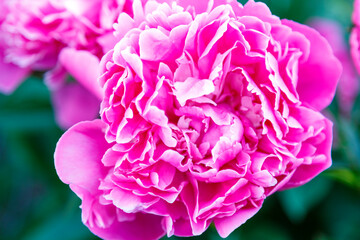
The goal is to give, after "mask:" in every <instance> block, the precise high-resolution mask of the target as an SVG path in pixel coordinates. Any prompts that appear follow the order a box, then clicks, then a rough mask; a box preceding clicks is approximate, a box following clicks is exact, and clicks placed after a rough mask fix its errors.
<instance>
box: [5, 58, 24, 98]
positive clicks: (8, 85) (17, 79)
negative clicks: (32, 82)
mask: <svg viewBox="0 0 360 240" xmlns="http://www.w3.org/2000/svg"><path fill="white" fill-rule="evenodd" d="M29 73H30V69H29V68H20V67H17V66H15V65H14V64H11V63H5V62H3V59H1V53H0V76H1V77H0V92H2V93H5V94H10V93H12V92H13V91H14V90H15V89H16V88H17V87H18V86H19V85H20V83H22V82H23V81H24V80H25V78H26V77H27V76H28V75H29Z"/></svg>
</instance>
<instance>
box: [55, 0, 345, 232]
mask: <svg viewBox="0 0 360 240" xmlns="http://www.w3.org/2000/svg"><path fill="white" fill-rule="evenodd" d="M133 9H134V13H133V16H129V15H127V14H125V13H122V14H120V17H119V23H118V25H115V28H116V29H117V30H116V33H117V34H118V35H121V36H123V38H122V39H121V40H120V41H119V42H118V43H117V44H116V45H115V47H114V49H112V50H111V51H109V52H108V53H107V54H106V55H105V56H104V57H103V59H102V61H101V68H102V74H101V77H100V82H101V84H102V86H103V89H104V98H103V101H102V104H101V120H95V121H92V122H82V123H79V124H77V125H75V126H74V127H72V128H71V129H70V130H68V131H67V132H66V133H65V134H64V136H63V137H62V138H61V139H60V141H59V143H58V145H57V149H56V152H55V164H56V169H57V172H58V174H59V176H60V178H61V179H62V181H64V182H65V183H68V184H70V187H71V188H72V190H73V191H74V192H76V193H77V195H78V196H79V197H80V198H81V199H82V201H83V203H82V209H83V212H82V214H83V215H82V216H83V221H84V223H85V224H86V225H87V226H88V227H89V228H90V230H91V231H93V232H94V233H95V234H97V235H99V236H100V237H102V238H105V239H158V238H159V237H161V236H162V235H163V234H165V233H166V234H167V235H168V236H171V235H177V236H192V235H200V234H201V233H203V232H204V231H205V230H206V229H207V227H208V226H209V225H210V224H211V223H214V224H215V227H216V229H217V230H218V232H219V234H220V236H221V237H226V236H228V235H229V234H230V233H231V232H232V231H233V230H234V229H236V228H237V227H239V226H240V225H241V224H243V223H244V222H245V221H246V220H247V219H249V218H250V217H252V216H253V215H254V214H255V213H256V212H257V211H258V210H259V209H260V208H261V205H262V203H263V201H264V199H265V198H266V197H267V196H269V195H270V194H272V193H274V192H275V191H277V190H280V189H286V188H291V187H295V186H299V185H302V184H304V183H306V182H308V181H309V180H311V179H312V178H313V177H315V176H316V175H317V174H319V173H320V172H321V171H323V170H324V169H326V168H328V167H329V166H330V164H331V157H330V149H331V143H332V123H331V122H330V121H329V120H328V119H326V118H325V117H324V116H323V115H322V114H321V113H320V112H319V111H320V110H322V109H323V108H325V107H326V106H327V105H328V104H329V103H330V102H331V100H332V98H333V96H334V92H335V88H336V84H337V81H338V78H339V76H340V73H341V65H340V63H339V61H338V60H337V59H336V58H335V57H334V55H333V52H332V50H331V48H330V46H329V44H328V43H327V41H326V40H325V39H324V38H323V37H321V36H320V34H319V33H318V32H316V31H315V30H313V29H311V28H309V27H307V26H304V25H301V24H298V23H295V22H292V21H288V20H280V19H279V18H277V17H276V16H274V15H272V14H271V12H270V11H269V9H268V8H267V7H266V5H265V4H263V3H255V2H254V1H252V0H250V1H249V2H248V3H247V4H246V5H244V6H242V5H241V4H239V3H237V2H236V1H220V0H219V1H210V3H209V4H208V5H202V4H200V3H199V4H197V5H195V6H193V5H191V3H188V1H183V2H182V1H179V3H176V2H164V3H159V2H156V1H148V2H147V3H146V4H145V5H144V7H142V4H141V3H140V1H134V8H133ZM120 24H122V25H123V26H126V28H127V29H128V31H127V32H126V33H125V32H124V29H123V28H122V29H120V28H118V27H119V26H120ZM141 224H143V225H141ZM144 226H146V227H144ZM139 228H141V231H136V229H139ZM144 236H146V237H144Z"/></svg>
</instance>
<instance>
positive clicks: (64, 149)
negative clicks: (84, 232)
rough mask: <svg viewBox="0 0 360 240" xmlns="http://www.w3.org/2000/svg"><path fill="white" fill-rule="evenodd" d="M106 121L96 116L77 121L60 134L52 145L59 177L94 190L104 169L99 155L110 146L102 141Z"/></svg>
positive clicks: (103, 175) (91, 190)
mask: <svg viewBox="0 0 360 240" xmlns="http://www.w3.org/2000/svg"><path fill="white" fill-rule="evenodd" d="M105 127H106V125H105V124H104V123H103V122H102V121H100V120H93V121H88V122H80V123H78V124H76V125H74V126H73V127H71V128H70V129H69V130H68V131H67V132H66V133H64V135H63V136H62V137H61V138H60V140H59V142H58V143H57V145H56V149H55V155H54V158H55V168H56V171H57V174H58V175H59V177H60V179H61V181H63V182H64V183H67V184H70V185H76V186H79V187H81V188H83V189H86V190H88V191H89V192H90V193H96V192H97V191H98V190H97V188H98V186H99V183H100V182H99V179H100V178H104V177H105V174H106V169H105V167H104V166H103V164H102V162H101V159H102V157H103V155H104V154H105V152H106V150H107V149H108V148H109V147H111V146H109V144H108V143H107V142H106V141H105V134H104V131H105Z"/></svg>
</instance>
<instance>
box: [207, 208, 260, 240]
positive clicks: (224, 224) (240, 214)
mask: <svg viewBox="0 0 360 240" xmlns="http://www.w3.org/2000/svg"><path fill="white" fill-rule="evenodd" d="M259 209H260V207H258V208H255V207H254V208H249V209H239V210H238V211H237V212H236V213H235V214H234V215H232V216H231V217H226V218H217V219H215V220H214V223H215V227H216V230H217V231H218V232H219V235H220V236H221V237H222V238H226V237H227V236H229V234H230V233H231V232H232V231H234V230H235V229H236V228H238V227H239V226H241V225H242V224H244V223H245V222H246V221H247V220H248V219H249V218H251V217H252V216H254V215H255V213H257V212H258V211H259Z"/></svg>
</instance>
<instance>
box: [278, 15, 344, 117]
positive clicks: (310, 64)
mask: <svg viewBox="0 0 360 240" xmlns="http://www.w3.org/2000/svg"><path fill="white" fill-rule="evenodd" d="M282 23H283V24H284V25H287V26H289V27H291V28H292V29H293V30H294V31H298V32H300V33H302V34H304V35H305V37H306V38H307V39H309V40H310V42H311V45H310V55H309V58H308V60H307V61H306V62H305V63H303V64H300V66H299V80H298V86H297V90H298V93H299V96H300V100H301V101H303V102H304V103H307V104H309V105H310V106H312V107H314V108H315V109H317V110H322V109H324V108H325V107H327V106H328V105H329V104H330V103H331V101H332V99H333V97H334V95H335V89H336V85H337V83H338V80H339V78H340V75H341V72H342V67H341V63H340V62H339V60H338V59H337V58H336V57H335V56H334V55H333V52H332V49H331V47H330V45H329V43H328V42H327V41H326V39H325V38H324V37H322V36H321V35H320V34H319V33H318V32H317V31H315V30H314V29H312V28H310V27H307V26H305V25H302V24H299V23H296V22H293V21H289V20H286V19H285V20H282ZM324 59H326V61H324Z"/></svg>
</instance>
